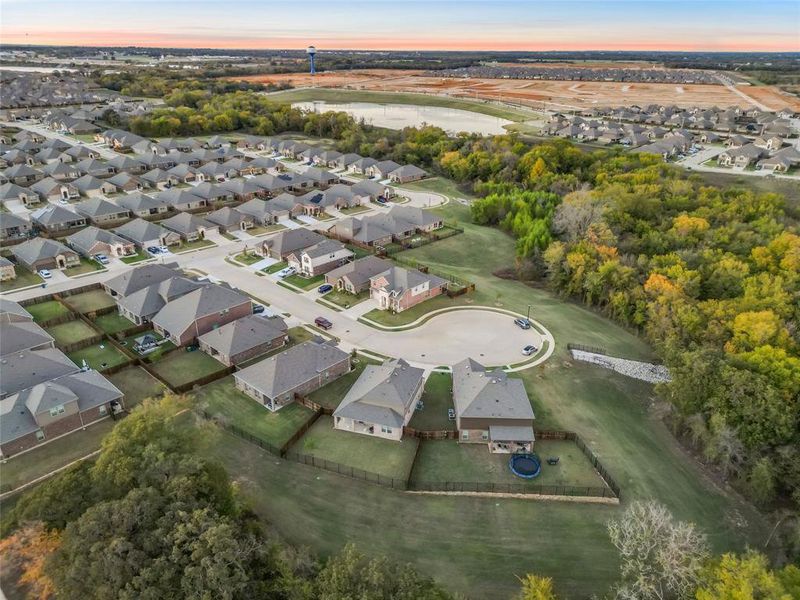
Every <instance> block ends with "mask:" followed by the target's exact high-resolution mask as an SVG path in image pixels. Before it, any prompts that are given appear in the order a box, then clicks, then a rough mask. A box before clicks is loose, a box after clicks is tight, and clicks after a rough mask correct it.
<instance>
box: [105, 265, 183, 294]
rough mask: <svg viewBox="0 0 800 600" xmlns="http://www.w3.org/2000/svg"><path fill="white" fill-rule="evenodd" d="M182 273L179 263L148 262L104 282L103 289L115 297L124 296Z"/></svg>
mask: <svg viewBox="0 0 800 600" xmlns="http://www.w3.org/2000/svg"><path fill="white" fill-rule="evenodd" d="M179 275H181V271H179V270H178V269H177V264H171V265H163V264H158V263H155V264H148V265H142V266H140V267H136V268H134V269H130V270H128V271H125V272H124V273H122V274H121V275H117V276H116V277H112V278H111V279H108V280H106V281H105V283H103V289H104V290H105V291H106V292H107V293H108V294H109V295H111V296H113V297H115V298H124V297H126V296H129V295H130V294H133V293H135V292H138V291H139V290H141V289H144V288H146V287H149V286H151V285H155V284H157V283H161V282H162V281H166V280H167V279H171V278H173V277H177V276H179Z"/></svg>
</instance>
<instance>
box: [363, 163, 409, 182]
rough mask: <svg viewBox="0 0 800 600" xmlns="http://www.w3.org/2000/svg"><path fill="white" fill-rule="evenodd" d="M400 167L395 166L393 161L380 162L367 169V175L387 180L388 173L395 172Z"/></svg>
mask: <svg viewBox="0 0 800 600" xmlns="http://www.w3.org/2000/svg"><path fill="white" fill-rule="evenodd" d="M401 166H402V165H399V164H397V163H396V162H394V161H393V160H382V161H380V162H376V163H375V164H374V165H372V166H371V167H370V168H369V169H367V175H369V176H370V177H379V178H380V179H387V178H388V177H389V173H391V172H393V171H396V170H397V169H399V168H400V167H401Z"/></svg>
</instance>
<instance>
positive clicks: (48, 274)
mask: <svg viewBox="0 0 800 600" xmlns="http://www.w3.org/2000/svg"><path fill="white" fill-rule="evenodd" d="M52 276H53V274H52V273H51V272H50V271H48V270H47V269H39V277H41V278H42V279H50V278H51V277H52Z"/></svg>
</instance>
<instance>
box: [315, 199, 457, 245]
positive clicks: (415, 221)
mask: <svg viewBox="0 0 800 600" xmlns="http://www.w3.org/2000/svg"><path fill="white" fill-rule="evenodd" d="M443 225H444V222H443V220H442V218H441V217H440V216H438V215H436V214H434V213H431V212H428V211H425V210H423V209H421V208H415V207H412V206H393V207H392V208H391V210H390V211H389V212H388V213H382V214H377V215H368V216H366V217H363V218H361V219H359V218H357V217H351V218H348V219H342V220H341V221H339V222H337V223H336V224H335V225H333V226H331V227H330V228H329V229H328V232H329V233H330V234H331V235H333V236H335V237H336V238H338V239H340V240H345V241H354V242H358V243H360V244H363V245H366V246H385V245H387V244H390V243H391V242H392V241H399V240H403V239H405V238H407V237H410V236H412V235H414V234H415V233H417V232H431V231H435V230H436V229H440V228H441V227H443Z"/></svg>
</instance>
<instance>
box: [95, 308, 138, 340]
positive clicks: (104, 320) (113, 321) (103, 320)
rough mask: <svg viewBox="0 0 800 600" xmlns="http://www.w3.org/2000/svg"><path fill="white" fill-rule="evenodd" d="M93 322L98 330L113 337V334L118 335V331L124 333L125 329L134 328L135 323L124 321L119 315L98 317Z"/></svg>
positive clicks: (112, 314) (109, 314) (110, 314)
mask: <svg viewBox="0 0 800 600" xmlns="http://www.w3.org/2000/svg"><path fill="white" fill-rule="evenodd" d="M94 322H95V324H96V325H97V326H98V327H99V328H100V329H102V330H103V331H105V332H106V333H108V334H109V335H114V334H115V333H119V332H120V331H125V330H126V329H129V328H131V327H135V326H136V323H134V322H133V321H131V320H129V319H126V318H125V317H123V316H122V315H121V314H119V313H108V314H107V315H100V316H99V317H97V318H95V320H94Z"/></svg>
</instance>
